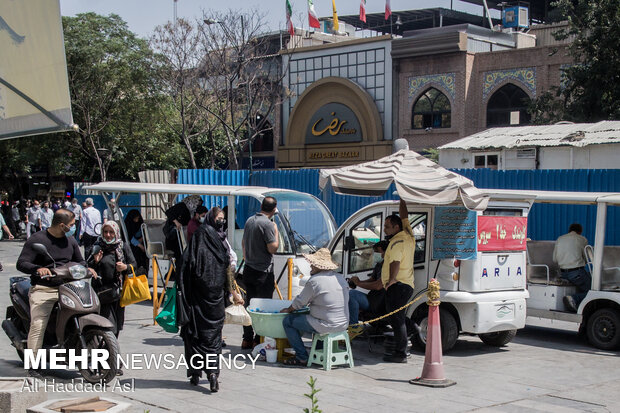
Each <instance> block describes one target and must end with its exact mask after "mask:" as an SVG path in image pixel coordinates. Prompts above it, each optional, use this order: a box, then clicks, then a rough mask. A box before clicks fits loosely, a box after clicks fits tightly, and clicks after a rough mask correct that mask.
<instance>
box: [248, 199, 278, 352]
mask: <svg viewBox="0 0 620 413" xmlns="http://www.w3.org/2000/svg"><path fill="white" fill-rule="evenodd" d="M277 205H278V202H277V201H276V199H275V198H274V197H271V196H267V197H265V199H263V202H262V204H261V208H260V211H259V212H257V213H256V214H255V215H253V216H251V217H250V218H248V220H247V221H246V223H245V227H244V230H243V240H242V247H243V258H244V259H245V267H244V268H243V283H244V284H245V289H246V291H247V294H246V297H247V299H246V301H245V303H246V306H247V305H249V304H250V300H251V299H252V298H272V297H273V290H274V289H275V284H274V283H275V277H274V274H273V254H275V253H276V252H277V251H278V247H279V246H280V238H279V235H278V227H277V225H276V224H275V222H273V221H272V219H273V217H274V215H275V214H276V213H277V212H278V209H277ZM258 342H259V337H258V336H255V335H254V330H253V329H252V326H244V327H243V341H242V343H241V348H242V349H251V348H253V347H254V346H256V345H257V344H258Z"/></svg>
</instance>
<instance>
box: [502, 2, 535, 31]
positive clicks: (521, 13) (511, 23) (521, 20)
mask: <svg viewBox="0 0 620 413" xmlns="http://www.w3.org/2000/svg"><path fill="white" fill-rule="evenodd" d="M502 25H503V26H504V27H508V28H510V27H512V28H520V29H521V28H523V29H526V28H528V27H530V19H529V10H528V8H527V7H523V6H513V7H506V8H505V9H504V10H503V11H502Z"/></svg>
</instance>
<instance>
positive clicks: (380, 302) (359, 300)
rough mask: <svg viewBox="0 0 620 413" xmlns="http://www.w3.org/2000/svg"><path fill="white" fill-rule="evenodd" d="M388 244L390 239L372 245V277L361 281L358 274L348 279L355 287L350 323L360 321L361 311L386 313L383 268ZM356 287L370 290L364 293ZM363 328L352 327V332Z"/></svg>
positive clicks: (351, 292) (350, 306)
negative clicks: (373, 261)
mask: <svg viewBox="0 0 620 413" xmlns="http://www.w3.org/2000/svg"><path fill="white" fill-rule="evenodd" d="M387 246H388V241H379V242H377V243H376V244H375V245H373V246H372V249H373V251H374V253H375V262H376V265H375V268H374V269H373V271H372V273H371V274H370V278H368V279H367V280H364V281H361V280H360V279H359V277H358V276H353V277H351V278H350V279H349V280H348V281H349V287H351V288H353V289H352V290H351V291H349V324H357V323H358V321H359V312H360V311H370V313H371V314H373V316H380V315H383V314H385V289H384V288H383V283H382V282H381V268H382V267H383V257H384V256H385V250H386V249H387ZM356 287H360V288H364V289H366V290H369V292H368V294H364V293H363V292H361V291H359V290H355V289H354V288H356ZM363 330H364V329H363V328H362V326H357V327H354V328H352V329H351V334H352V335H353V336H355V335H357V334H360V333H361V332H362V331H363Z"/></svg>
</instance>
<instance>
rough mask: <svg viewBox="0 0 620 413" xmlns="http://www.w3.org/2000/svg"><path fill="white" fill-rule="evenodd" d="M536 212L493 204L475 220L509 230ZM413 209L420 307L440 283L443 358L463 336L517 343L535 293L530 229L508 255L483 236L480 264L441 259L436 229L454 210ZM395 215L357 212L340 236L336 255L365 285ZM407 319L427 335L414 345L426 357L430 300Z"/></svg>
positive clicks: (378, 208) (379, 206) (371, 209)
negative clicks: (530, 279)
mask: <svg viewBox="0 0 620 413" xmlns="http://www.w3.org/2000/svg"><path fill="white" fill-rule="evenodd" d="M529 206H530V204H529V203H528V202H515V201H511V202H502V201H499V202H496V201H493V200H491V201H490V202H489V206H488V208H487V209H486V210H485V211H483V212H475V211H471V212H470V213H471V214H474V219H476V220H477V221H478V222H480V220H481V219H482V220H486V221H489V220H492V223H493V225H494V226H495V225H497V226H498V228H500V229H501V228H502V227H506V226H507V224H508V223H512V222H514V219H515V218H517V219H525V218H526V217H527V212H528V210H529ZM407 208H408V211H409V222H410V223H411V226H412V229H413V233H414V235H415V239H416V246H415V257H414V260H415V261H414V278H415V289H414V295H413V297H412V299H413V298H415V297H418V296H420V295H423V294H425V293H426V290H427V286H428V282H429V280H430V279H431V278H436V279H437V280H439V282H440V286H441V291H440V297H441V298H440V299H441V306H440V319H441V334H442V345H443V350H444V351H447V350H450V349H451V348H452V347H453V346H454V345H455V343H456V341H457V338H458V335H459V334H460V333H469V334H476V335H478V336H479V337H480V339H481V340H482V341H483V342H485V343H486V344H489V345H492V346H503V345H505V344H507V343H508V342H510V341H511V340H512V339H513V338H514V336H515V334H516V331H517V329H520V328H523V327H524V326H525V314H526V298H528V291H527V289H526V274H525V270H526V251H525V242H524V241H525V240H524V233H523V229H522V228H520V229H519V230H518V231H516V232H515V233H514V234H513V233H512V230H513V228H510V229H509V234H508V238H510V237H516V238H520V239H517V240H516V242H513V246H510V247H508V249H505V248H506V247H505V246H501V245H499V244H497V245H498V246H497V247H494V246H493V245H494V244H493V243H492V242H491V243H488V242H487V243H485V241H488V239H486V238H485V236H484V235H482V236H481V233H480V231H478V233H476V234H474V235H471V236H475V237H476V240H475V242H476V243H477V244H481V243H485V244H484V248H474V251H473V253H472V254H474V255H473V257H472V258H474V259H471V260H455V259H434V258H433V257H434V256H435V255H434V251H433V248H434V247H435V248H436V249H439V248H438V247H439V241H438V237H437V236H436V235H437V234H435V232H436V228H441V225H443V223H442V222H439V221H440V220H437V222H436V216H437V215H438V213H439V211H440V208H446V207H445V206H443V207H442V206H430V205H421V204H417V205H416V204H408V205H407ZM453 208H459V207H458V206H454V207H453ZM460 208H462V209H463V210H464V208H463V207H462V206H461V207H460ZM392 214H398V201H382V202H377V203H374V204H372V205H369V206H367V207H365V208H362V209H360V210H359V211H357V212H356V213H355V214H353V215H352V216H351V217H350V218H349V219H347V221H346V222H345V223H344V224H343V225H342V226H341V227H340V228H339V229H338V230H337V232H336V236H335V237H334V239H333V240H332V241H331V242H330V244H329V249H330V251H331V252H332V255H333V257H334V260H335V261H336V262H337V263H338V264H339V265H340V271H341V272H342V274H343V275H344V276H345V277H346V278H349V277H351V276H353V275H356V276H358V277H359V278H360V279H362V280H364V279H365V278H367V277H368V275H369V274H370V273H371V272H372V270H373V268H374V265H375V262H374V260H373V250H372V245H373V244H374V243H375V242H377V241H379V240H381V239H383V238H384V233H383V222H384V221H385V218H386V217H387V216H389V215H392ZM473 228H476V226H475V225H474V227H473ZM474 231H475V230H474ZM437 232H439V230H437ZM500 232H501V231H500ZM512 240H513V241H515V240H514V238H512ZM519 241H520V243H519ZM434 244H435V245H434ZM517 244H518V246H517V247H514V245H517ZM482 250H484V251H482ZM406 311H407V317H409V318H410V319H411V320H412V321H414V322H415V323H417V324H418V325H419V326H420V330H421V331H420V334H413V336H412V339H411V341H412V344H413V346H414V347H416V348H418V349H423V348H424V347H425V343H426V326H427V314H428V307H427V305H426V298H425V297H424V298H421V299H420V300H418V301H417V302H415V303H414V304H412V305H411V306H410V307H409V308H408V309H407V310H406Z"/></svg>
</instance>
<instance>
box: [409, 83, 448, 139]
mask: <svg viewBox="0 0 620 413" xmlns="http://www.w3.org/2000/svg"><path fill="white" fill-rule="evenodd" d="M450 120H451V119H450V101H449V100H448V98H447V97H446V95H444V94H443V93H441V92H440V91H439V90H437V89H435V88H434V87H432V88H430V89H428V90H427V91H426V92H424V94H423V95H421V96H420V97H419V98H418V100H417V101H416V102H415V104H414V105H413V116H412V117H411V128H412V129H426V128H433V129H435V128H449V127H450Z"/></svg>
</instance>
